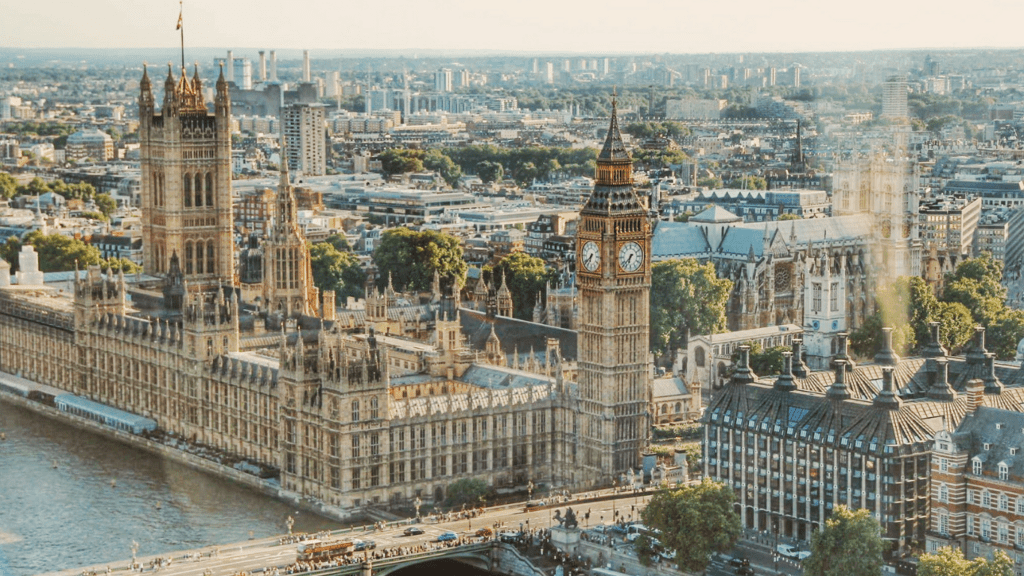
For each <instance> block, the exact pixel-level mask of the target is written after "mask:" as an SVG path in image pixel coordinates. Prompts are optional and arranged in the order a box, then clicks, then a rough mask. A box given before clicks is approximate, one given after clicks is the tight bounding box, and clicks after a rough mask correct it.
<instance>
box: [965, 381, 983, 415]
mask: <svg viewBox="0 0 1024 576" xmlns="http://www.w3.org/2000/svg"><path fill="white" fill-rule="evenodd" d="M966 391H967V413H968V414H971V413H973V412H975V411H976V410H977V409H978V408H979V407H981V406H984V405H985V383H984V382H982V381H981V380H978V379H977V378H975V379H974V380H969V381H968V382H967V386H966Z"/></svg>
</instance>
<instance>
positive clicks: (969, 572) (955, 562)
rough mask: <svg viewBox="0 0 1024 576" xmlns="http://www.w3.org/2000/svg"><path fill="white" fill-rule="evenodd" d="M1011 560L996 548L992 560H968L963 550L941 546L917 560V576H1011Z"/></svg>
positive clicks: (984, 558)
mask: <svg viewBox="0 0 1024 576" xmlns="http://www.w3.org/2000/svg"><path fill="white" fill-rule="evenodd" d="M1013 574H1014V570H1013V560H1012V559H1011V558H1010V557H1009V556H1007V555H1006V552H1003V551H1002V550H999V549H998V548H997V549H996V550H995V551H994V552H993V553H992V559H991V560H990V559H988V558H986V557H985V556H978V557H976V558H974V559H971V560H968V559H966V558H964V553H963V550H961V549H959V548H952V547H950V546H943V547H942V548H939V549H938V550H936V551H935V552H933V553H930V554H922V555H921V556H920V557H919V558H918V565H917V576H1013Z"/></svg>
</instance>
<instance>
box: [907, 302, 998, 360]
mask: <svg viewBox="0 0 1024 576" xmlns="http://www.w3.org/2000/svg"><path fill="white" fill-rule="evenodd" d="M931 318H932V321H937V322H938V323H939V324H940V325H941V327H942V329H941V330H940V331H939V343H940V344H942V345H943V346H944V347H945V348H946V350H948V351H949V353H950V354H956V353H957V352H958V351H959V350H960V348H962V347H963V345H964V344H966V343H967V342H968V341H969V340H970V339H971V336H972V335H973V334H974V326H975V324H974V320H973V319H972V318H971V312H970V310H968V309H967V307H966V306H964V305H963V304H961V303H959V302H939V303H938V305H937V306H936V309H935V313H934V315H933V316H932V317H931ZM924 342H925V341H924V340H922V341H921V343H922V344H923V343H924ZM1011 345H1012V346H1013V349H1014V351H1016V349H1017V341H1016V340H1014V341H1013V342H1012V343H1011Z"/></svg>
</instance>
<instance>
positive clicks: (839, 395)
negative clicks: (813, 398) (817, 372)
mask: <svg viewBox="0 0 1024 576" xmlns="http://www.w3.org/2000/svg"><path fill="white" fill-rule="evenodd" d="M833 364H834V365H835V370H836V380H835V382H833V383H832V385H831V386H829V387H828V391H827V392H825V396H826V397H827V398H828V399H829V400H848V399H849V398H850V390H849V389H848V388H847V387H846V370H847V368H846V360H839V359H836V360H835V361H834V362H833Z"/></svg>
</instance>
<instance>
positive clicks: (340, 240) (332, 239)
mask: <svg viewBox="0 0 1024 576" xmlns="http://www.w3.org/2000/svg"><path fill="white" fill-rule="evenodd" d="M324 242H326V243H328V244H330V245H331V246H334V249H335V250H337V251H338V252H351V251H352V245H351V244H349V243H348V238H346V237H345V235H344V234H331V235H330V236H328V237H327V239H326V240H324Z"/></svg>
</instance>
